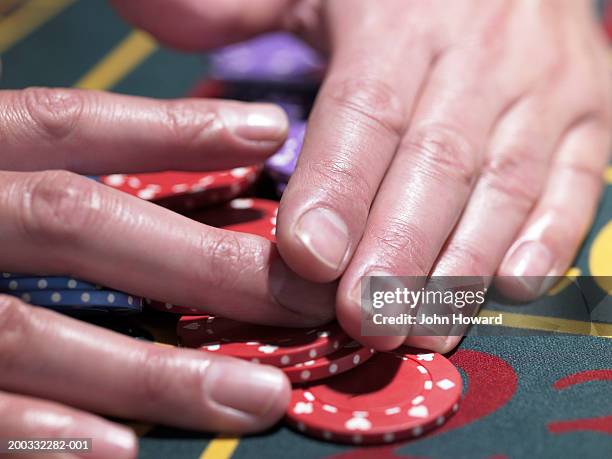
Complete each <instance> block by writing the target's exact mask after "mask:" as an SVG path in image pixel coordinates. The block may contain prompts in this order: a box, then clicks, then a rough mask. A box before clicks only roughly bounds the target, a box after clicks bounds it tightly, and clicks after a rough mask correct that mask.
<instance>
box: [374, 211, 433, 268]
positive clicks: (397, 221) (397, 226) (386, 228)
mask: <svg viewBox="0 0 612 459" xmlns="http://www.w3.org/2000/svg"><path fill="white" fill-rule="evenodd" d="M373 238H374V241H375V243H376V245H377V246H378V248H379V249H380V253H381V254H382V255H383V256H384V258H385V260H394V263H396V264H397V266H396V268H400V269H401V268H402V267H410V269H409V270H410V271H412V270H416V272H414V273H413V272H407V273H405V274H406V275H412V274H415V275H423V276H424V275H427V274H428V273H429V270H430V267H431V261H430V259H429V257H428V255H427V247H428V241H427V238H426V236H425V233H424V232H423V231H422V230H421V229H419V228H418V227H417V226H415V225H414V224H413V223H411V222H409V221H406V220H405V219H401V218H391V219H389V220H387V221H385V224H384V225H383V226H381V227H380V228H378V229H376V230H375V233H374V235H373Z"/></svg>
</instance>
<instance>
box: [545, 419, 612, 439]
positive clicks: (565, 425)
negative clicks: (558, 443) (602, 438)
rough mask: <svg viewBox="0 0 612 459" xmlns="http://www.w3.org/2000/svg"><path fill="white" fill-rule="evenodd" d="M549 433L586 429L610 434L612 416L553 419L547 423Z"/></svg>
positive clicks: (611, 431) (611, 432) (611, 430)
mask: <svg viewBox="0 0 612 459" xmlns="http://www.w3.org/2000/svg"><path fill="white" fill-rule="evenodd" d="M548 430H549V431H550V433H554V434H562V433H567V432H577V431H580V430H587V431H593V432H601V433H605V434H608V435H612V416H603V417H601V418H589V419H572V420H569V421H554V422H551V423H549V424H548Z"/></svg>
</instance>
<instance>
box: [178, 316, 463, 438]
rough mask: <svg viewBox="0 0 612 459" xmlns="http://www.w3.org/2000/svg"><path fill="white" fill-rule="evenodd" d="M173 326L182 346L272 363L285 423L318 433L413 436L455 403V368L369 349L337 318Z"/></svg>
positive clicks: (431, 357) (417, 355) (200, 320)
mask: <svg viewBox="0 0 612 459" xmlns="http://www.w3.org/2000/svg"><path fill="white" fill-rule="evenodd" d="M177 333H178V335H179V338H180V340H181V343H182V345H183V346H186V347H191V348H198V349H200V350H202V351H206V352H213V353H217V354H223V355H228V356H232V357H236V358H240V359H244V360H249V361H251V362H254V363H261V364H267V365H274V366H276V367H278V368H280V369H281V370H282V371H283V372H284V373H285V374H286V375H287V377H288V378H289V380H290V381H291V382H292V383H293V384H294V385H295V386H294V389H293V393H292V398H291V402H290V405H289V409H288V411H287V422H288V423H289V424H290V425H291V426H293V427H295V428H296V429H297V430H299V431H300V432H302V433H305V434H308V435H311V436H314V437H318V438H321V439H323V440H327V441H335V442H341V443H351V444H382V443H391V442H394V441H399V440H404V439H408V438H413V437H418V436H420V435H422V434H423V433H424V432H426V431H428V430H430V429H433V428H436V427H439V426H441V425H443V424H444V423H445V422H446V420H447V419H448V418H449V417H450V416H452V415H453V414H454V413H455V412H456V411H457V410H458V408H459V400H460V398H461V391H462V380H461V375H460V374H459V372H458V371H457V369H456V368H455V367H454V365H453V364H452V363H451V362H450V361H449V360H448V359H446V358H445V357H444V356H442V355H440V354H437V353H433V352H425V351H418V350H414V349H402V350H399V351H395V352H387V353H375V352H374V350H372V349H369V348H366V347H363V346H361V345H359V344H358V343H356V342H355V341H352V340H351V339H350V338H349V337H348V336H347V335H346V334H345V333H344V331H342V329H341V328H340V327H339V325H338V324H337V323H332V324H328V325H325V326H322V327H317V328H313V329H306V330H299V329H289V328H279V327H267V326H261V325H251V324H245V323H241V322H236V321H233V320H229V319H223V318H218V317H212V316H201V317H187V316H186V317H182V318H181V319H180V321H179V323H178V326H177Z"/></svg>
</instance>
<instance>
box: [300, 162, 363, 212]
mask: <svg viewBox="0 0 612 459" xmlns="http://www.w3.org/2000/svg"><path fill="white" fill-rule="evenodd" d="M306 167H307V168H308V172H309V173H308V175H309V181H310V183H311V184H312V185H314V186H317V187H320V186H321V183H324V184H325V190H326V194H327V195H328V197H327V199H328V202H329V203H330V204H334V207H337V204H338V203H343V204H348V205H349V206H350V207H351V208H353V209H355V210H356V215H358V216H359V217H360V221H365V219H366V218H367V215H368V212H369V209H370V204H371V200H372V196H374V190H373V189H372V187H371V186H370V177H368V174H367V171H366V170H364V169H363V168H361V167H360V166H358V165H356V164H354V163H353V164H351V163H350V162H349V161H343V160H338V159H331V158H323V159H321V160H319V161H317V162H314V161H313V162H310V163H307V164H306Z"/></svg>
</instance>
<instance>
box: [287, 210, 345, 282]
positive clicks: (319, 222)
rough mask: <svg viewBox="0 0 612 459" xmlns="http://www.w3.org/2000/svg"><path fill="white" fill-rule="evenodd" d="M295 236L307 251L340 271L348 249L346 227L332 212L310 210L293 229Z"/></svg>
mask: <svg viewBox="0 0 612 459" xmlns="http://www.w3.org/2000/svg"><path fill="white" fill-rule="evenodd" d="M295 235H296V236H297V237H298V239H299V240H300V241H301V242H302V244H304V246H305V247H306V248H307V249H308V251H309V252H310V253H311V254H312V255H313V256H314V257H315V258H317V260H319V261H320V262H322V263H324V264H325V265H327V266H329V267H330V268H332V269H333V270H338V269H340V265H341V264H342V261H343V260H344V256H345V254H346V251H347V249H348V244H349V240H348V227H347V226H346V223H344V221H343V220H342V219H341V218H340V217H339V216H338V215H337V214H336V213H335V212H333V211H331V210H329V209H325V208H322V207H317V208H314V209H310V210H309V211H307V212H306V213H305V214H304V215H302V216H301V217H300V219H299V221H298V223H297V226H296V227H295Z"/></svg>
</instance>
